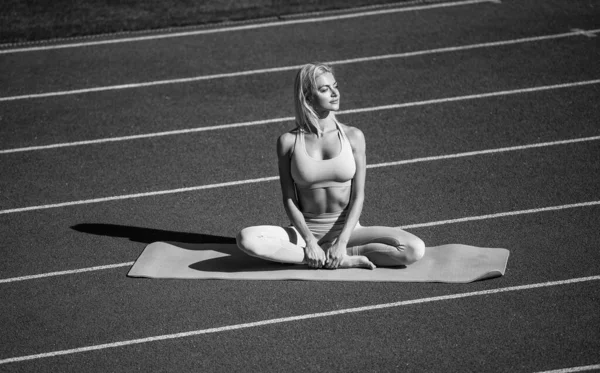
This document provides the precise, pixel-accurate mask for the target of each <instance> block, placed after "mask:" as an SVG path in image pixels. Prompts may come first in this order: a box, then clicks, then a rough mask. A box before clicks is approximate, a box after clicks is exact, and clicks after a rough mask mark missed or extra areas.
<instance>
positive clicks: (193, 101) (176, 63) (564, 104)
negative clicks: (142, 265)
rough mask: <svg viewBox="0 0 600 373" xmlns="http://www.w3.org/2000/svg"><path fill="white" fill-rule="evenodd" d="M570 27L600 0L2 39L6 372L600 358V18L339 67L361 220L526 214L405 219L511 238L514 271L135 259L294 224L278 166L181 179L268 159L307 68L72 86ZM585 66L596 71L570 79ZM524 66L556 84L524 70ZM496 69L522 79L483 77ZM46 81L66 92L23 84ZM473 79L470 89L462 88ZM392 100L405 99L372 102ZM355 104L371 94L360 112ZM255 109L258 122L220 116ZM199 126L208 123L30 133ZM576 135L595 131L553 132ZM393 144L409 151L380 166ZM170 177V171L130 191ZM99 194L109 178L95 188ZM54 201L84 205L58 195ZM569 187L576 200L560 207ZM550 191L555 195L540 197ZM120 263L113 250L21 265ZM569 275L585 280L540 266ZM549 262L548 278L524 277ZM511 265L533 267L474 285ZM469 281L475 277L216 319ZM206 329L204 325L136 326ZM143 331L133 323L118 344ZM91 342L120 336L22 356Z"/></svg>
mask: <svg viewBox="0 0 600 373" xmlns="http://www.w3.org/2000/svg"><path fill="white" fill-rule="evenodd" d="M576 28H577V29H583V30H596V29H600V4H599V3H598V2H596V1H591V0H589V1H578V2H572V1H568V0H550V1H545V2H543V3H542V2H539V1H534V0H523V1H517V0H505V1H502V2H501V3H496V2H482V3H472V4H465V5H456V6H449V7H445V8H430V7H427V6H425V7H423V8H422V9H420V10H411V11H401V12H395V13H387V14H380V15H370V16H361V17H356V18H348V19H343V20H336V21H316V20H315V21H314V22H307V23H302V24H294V25H279V26H270V27H264V28H256V29H249V30H244V31H227V32H219V33H213V34H204V35H191V36H181V37H177V38H167V39H156V40H146V41H135V42H127V43H118V44H110V45H99V46H83V47H75V48H67V49H50V50H41V51H28V52H18V53H17V52H15V53H3V54H0V71H2V74H1V75H0V110H1V112H0V150H6V151H4V152H2V153H0V175H2V176H1V179H0V189H1V190H2V195H1V196H0V210H1V211H0V212H1V213H0V232H1V234H2V239H1V243H2V246H1V248H0V250H1V251H0V253H1V255H2V261H1V262H0V279H3V280H2V282H1V283H0V299H2V302H1V303H0V325H1V329H2V333H1V336H0V342H1V344H0V363H1V364H0V371H3V372H4V371H6V372H21V371H22V372H33V371H35V372H46V371H47V372H57V371H61V372H71V371H72V372H81V371H86V372H96V371H97V372H107V371H111V372H118V371H123V372H129V371H138V370H139V371H171V372H174V371H180V372H182V371H190V372H192V371H260V372H270V371H273V372H279V371H315V372H317V371H319V372H320V371H344V372H350V371H414V372H423V371H428V372H448V371H473V372H506V371H510V372H539V371H547V370H556V369H564V368H573V367H586V366H588V368H579V369H600V366H599V365H598V364H600V353H599V352H598V351H600V332H599V330H600V291H599V287H598V284H599V283H598V280H599V279H600V278H599V277H598V276H599V275H600V265H599V264H598V263H600V250H598V248H599V245H600V229H598V227H599V225H600V218H599V216H600V202H599V201H600V189H599V187H598V180H600V161H598V160H599V159H600V147H599V144H600V138H599V137H598V136H600V122H599V118H600V109H599V104H598V102H600V82H599V81H597V80H598V79H600V64H598V63H597V61H599V60H600V37H598V36H597V35H598V34H597V32H596V33H588V34H587V35H586V34H573V35H569V36H565V37H556V38H548V39H545V40H536V41H530V42H522V43H512V44H508V45H504V46H486V47H478V48H471V49H465V50H454V51H452V50H451V51H443V52H437V53H433V52H427V53H423V54H421V55H418V56H402V57H395V58H379V59H373V60H372V61H366V62H354V63H344V64H338V65H337V66H336V69H337V80H338V81H339V82H340V86H341V89H342V101H343V109H344V110H345V111H346V113H342V114H341V115H340V118H341V119H342V121H344V122H346V123H348V124H350V125H355V126H358V127H360V128H361V129H362V130H363V131H364V133H365V136H366V138H367V151H368V163H369V164H370V165H371V168H370V169H369V172H368V178H367V196H366V202H365V208H364V213H363V217H362V218H361V222H362V223H363V224H367V225H374V224H385V225H402V226H407V225H411V224H420V223H431V222H437V221H443V220H451V219H459V218H465V217H478V216H484V215H488V214H497V213H503V212H516V213H514V214H508V215H507V216H503V217H488V218H478V219H476V220H472V221H467V222H454V223H452V222H450V223H445V224H425V225H426V226H422V227H417V228H414V229H412V230H411V231H412V232H414V233H415V234H417V235H419V236H420V237H422V238H423V240H424V241H425V242H426V243H427V244H428V245H431V246H434V245H438V244H442V243H451V242H459V243H465V244H473V245H479V246H488V247H506V248H508V249H510V250H511V257H510V259H509V263H508V270H507V273H506V275H505V276H504V277H502V278H497V279H493V280H488V281H482V282H476V283H472V284H410V283H408V284H388V283H336V282H327V283H321V282H285V281H273V282H251V281H162V280H161V281H158V280H143V279H131V278H127V277H126V276H125V275H126V273H127V271H128V265H127V263H129V262H131V261H133V260H135V259H136V258H137V256H138V255H139V254H140V252H141V251H142V250H143V248H144V245H145V244H147V243H149V242H153V241H158V240H172V241H185V242H231V241H232V240H233V237H234V236H235V234H236V232H237V231H238V230H239V229H241V228H243V227H245V226H249V225H256V224H286V217H285V214H284V212H283V208H282V207H281V203H280V197H279V190H278V182H277V181H275V180H272V179H269V180H256V181H255V182H252V183H247V184H243V183H233V184H234V185H229V186H218V185H217V186H214V187H211V188H206V189H199V190H195V191H187V192H180V193H174V192H173V191H174V190H175V189H178V188H185V187H195V186H203V185H204V186H212V185H213V184H219V183H224V182H235V181H244V180H249V179H260V178H267V177H272V176H276V174H277V170H276V164H275V158H274V145H275V140H276V137H277V136H278V134H280V133H281V132H283V131H285V130H287V129H290V128H291V127H292V123H291V122H290V121H279V122H277V121H275V122H271V123H264V122H260V121H265V120H268V119H274V118H286V117H289V116H291V115H292V102H291V87H292V85H293V76H294V71H293V69H281V70H282V71H270V72H263V73H255V74H249V75H245V76H235V77H224V78H213V79H206V80H199V81H193V82H186V83H170V84H158V85H153V86H147V87H132V88H124V89H108V88H106V89H104V90H102V91H100V92H88V93H73V92H70V93H69V92H67V93H64V92H66V91H69V90H76V89H87V88H93V87H108V86H115V85H122V84H137V83H142V82H156V81H159V80H169V79H179V78H187V77H198V76H203V75H212V74H221V73H234V72H240V71H248V70H255V69H271V68H280V67H286V66H296V65H299V64H302V63H305V62H308V61H313V60H320V61H340V60H344V59H350V58H358V57H373V56H382V55H386V54H394V53H404V52H413V51H431V50H432V49H436V48H447V47H456V46H464V45H472V44H481V43H489V42H495V41H500V40H515V39H519V38H528V37H536V36H542V35H556V34H563V33H569V32H570V31H571V30H572V29H576ZM577 82H583V84H582V85H571V83H577ZM560 84H567V86H560V87H559V86H556V85H560ZM534 87H538V88H539V87H547V88H544V89H536V90H534V91H532V92H525V91H523V90H524V89H527V88H534ZM502 91H511V92H508V93H498V94H495V95H494V96H489V97H480V96H477V95H481V94H486V93H492V92H502ZM53 92H63V93H61V94H56V95H54V94H53V95H52V96H50V97H32V96H31V95H35V94H40V93H53ZM469 95H475V96H474V97H470V98H468V97H464V96H469ZM16 96H21V97H16ZM452 97H455V98H456V99H454V100H452V101H448V102H433V103H427V102H423V101H427V100H436V99H443V98H452ZM402 103H416V104H414V105H412V104H411V105H405V106H404V107H397V108H387V109H384V108H379V109H377V108H376V107H380V106H383V105H392V104H402ZM362 108H369V109H368V110H367V111H364V112H359V113H356V112H351V110H354V109H362ZM374 108H375V109H374ZM249 121H259V123H256V124H253V125H250V126H243V127H234V128H214V129H209V128H208V127H211V126H219V125H225V124H234V123H243V122H249ZM205 127H206V128H205ZM190 128H196V129H199V128H200V129H202V128H204V129H207V130H205V131H197V130H195V132H189V133H185V134H175V135H168V136H158V135H153V136H152V137H148V138H143V139H135V140H127V139H125V140H122V141H112V142H100V143H97V144H87V145H76V146H67V147H60V148H52V149H41V150H35V149H34V150H25V151H17V150H18V149H21V148H24V147H31V146H45V145H52V144H65V143H70V142H74V141H83V140H94V139H106V138H118V137H122V136H131V135H139V134H150V133H158V132H161V131H171V130H184V129H190ZM570 139H583V140H582V141H578V142H574V143H569V144H561V143H558V142H560V141H563V140H570ZM542 143H544V144H545V145H544V146H539V147H533V148H531V147H530V148H525V149H508V150H506V149H505V150H506V151H502V152H496V151H495V152H490V153H488V154H476V155H469V156H462V157H456V158H444V159H436V160H427V159H420V158H424V157H430V156H441V155H455V154H459V153H465V152H473V151H486V150H490V149H503V148H507V147H515V146H528V145H531V144H542ZM21 150H22V149H21ZM403 160H417V161H415V162H412V163H404V164H391V165H389V164H385V163H386V162H396V161H403ZM157 191H168V192H166V193H165V194H161V195H146V196H139V197H137V198H133V196H132V195H133V194H136V193H152V192H157ZM119 196H120V197H119ZM102 197H118V198H117V199H113V200H110V201H101V202H93V201H90V200H92V199H94V198H102ZM63 202H73V203H72V204H67V205H65V206H57V205H56V204H59V203H63ZM92 202H93V203H92ZM583 203H587V205H581V204H583ZM572 204H580V205H577V206H570V207H569V206H567V205H572ZM552 206H558V207H557V209H555V210H552V211H539V210H534V209H543V208H547V207H552ZM28 207H31V209H30V210H27V211H21V210H19V209H22V208H28ZM567 207H568V208H567ZM525 210H534V211H525ZM110 264H119V266H116V267H115V268H111V269H102V270H95V271H88V272H83V273H70V274H64V275H52V276H46V277H42V278H36V279H29V278H26V277H25V276H30V275H38V274H48V273H52V272H57V271H68V270H76V269H81V268H90V267H95V266H102V265H110ZM570 279H579V280H577V281H578V282H569V283H551V284H548V283H549V282H554V281H563V280H570ZM582 279H583V280H582ZM542 283H543V284H546V286H543V287H537V288H536V287H533V286H532V285H533V284H542ZM521 285H525V286H527V285H530V287H524V288H515V289H508V290H510V291H504V292H501V293H489V294H488V293H485V291H488V290H490V291H493V290H494V289H503V288H509V287H514V286H521ZM471 292H479V293H476V294H473V295H472V296H469V297H462V298H457V299H443V298H433V299H431V300H430V301H428V302H424V303H418V304H399V305H395V306H393V307H388V308H383V309H367V310H362V311H361V312H349V313H344V314H341V313H339V312H338V313H336V314H335V315H331V316H323V317H318V318H309V319H303V320H287V319H286V320H281V322H278V323H274V324H268V325H262V324H261V325H259V326H252V327H246V328H243V329H235V328H234V329H232V330H225V329H216V330H212V328H221V327H225V326H232V325H239V324H245V323H250V322H256V321H263V320H270V319H277V318H288V317H292V316H303V315H314V314H318V313H321V312H328V311H339V310H344V309H352V308H356V307H363V306H372V305H378V304H387V303H393V302H402V301H408V300H419V299H425V298H432V297H440V296H446V295H454V294H463V293H471ZM205 329H211V330H209V332H206V333H205V334H201V335H195V336H181V337H174V338H172V339H168V340H160V341H150V340H148V339H147V338H149V337H155V336H165V335H172V334H175V333H180V332H190V331H199V330H205ZM136 339H140V341H139V342H143V343H137V344H129V345H124V346H116V345H114V343H115V342H121V341H132V340H136ZM102 344H108V345H107V346H105V347H106V348H98V349H96V350H94V351H87V352H86V351H69V352H70V353H68V354H64V355H58V356H32V355H38V354H43V353H53V352H57V351H65V350H72V349H78V348H81V347H86V346H98V345H102ZM27 356H29V358H26V359H23V360H22V361H14V360H13V359H12V358H20V357H27ZM15 360H19V359H15ZM589 366H591V367H589ZM565 371H566V370H565Z"/></svg>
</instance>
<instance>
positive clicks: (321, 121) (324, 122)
mask: <svg viewBox="0 0 600 373" xmlns="http://www.w3.org/2000/svg"><path fill="white" fill-rule="evenodd" d="M317 115H318V116H319V118H318V119H317V123H318V125H319V128H314V130H315V131H314V132H315V134H316V135H317V136H318V137H321V136H323V134H324V133H326V132H331V131H333V130H335V129H336V128H337V125H336V122H335V120H334V118H333V115H332V114H331V112H330V111H327V112H326V113H317Z"/></svg>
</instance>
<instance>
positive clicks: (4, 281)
mask: <svg viewBox="0 0 600 373" xmlns="http://www.w3.org/2000/svg"><path fill="white" fill-rule="evenodd" d="M592 206H600V201H590V202H582V203H572V204H568V205H560V206H548V207H540V208H535V209H528V210H519V211H507V212H499V213H495V214H487V215H479V216H468V217H464V218H457V219H449V220H439V221H433V222H428V223H419V224H410V225H403V226H400V227H399V228H402V229H414V228H422V227H432V226H436V225H445V224H455V223H463V222H467V221H476V220H487V219H496V218H503V217H508V216H517V215H525V214H537V213H541V212H548V211H559V210H566V209H573V208H580V207H592ZM133 264H134V262H125V263H115V264H108V265H102V266H95V267H87V268H79V269H73V270H65V271H57V272H48V273H40V274H36V275H28V276H20V277H11V278H4V279H0V284H7V283H9V282H18V281H27V280H35V279H39V278H45V277H54V276H64V275H74V274H78V273H84V272H92V271H100V270H105V269H113V268H119V267H128V266H132V265H133Z"/></svg>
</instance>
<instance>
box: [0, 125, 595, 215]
mask: <svg viewBox="0 0 600 373" xmlns="http://www.w3.org/2000/svg"><path fill="white" fill-rule="evenodd" d="M597 140H600V136H591V137H581V138H576V139H568V140H558V141H549V142H543V143H534V144H527V145H518V146H509V147H504V148H496V149H485V150H477V151H470V152H464V153H455V154H446V155H438V156H432V157H422V158H414V159H407V160H402V161H396V162H385V163H377V164H371V165H367V168H380V167H390V166H399V165H403V164H409V163H418V162H430V161H439V160H445V159H453V158H462V157H471V156H475V155H486V154H496V153H504V152H512V151H518V150H527V149H535V148H542V147H548V146H557V145H568V144H575V143H580V142H588V141H597ZM274 180H279V176H268V177H261V178H256V179H246V180H237V181H228V182H224V183H217V184H205V185H198V186H193V187H185V188H177V189H167V190H158V191H154V192H142V193H133V194H123V195H119V196H111V197H100V198H92V199H85V200H79V201H68V202H60V203H53V204H46V205H37V206H29V207H19V208H13V209H6V210H0V215H3V214H13V213H17V212H26V211H36V210H45V209H51V208H58V207H67V206H77V205H88V204H93V203H101V202H110V201H119V200H125V199H133V198H142V197H152V196H159V195H165V194H175V193H186V192H195V191H200V190H206V189H214V188H223V187H228V186H237V185H243V184H255V183H262V182H266V181H274Z"/></svg>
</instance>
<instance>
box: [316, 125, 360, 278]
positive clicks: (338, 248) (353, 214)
mask: <svg viewBox="0 0 600 373" xmlns="http://www.w3.org/2000/svg"><path fill="white" fill-rule="evenodd" d="M346 136H348V140H349V141H350V145H352V153H353V154H354V162H355V163H356V173H355V174H354V179H352V192H351V193H352V194H351V195H350V202H349V206H348V216H347V217H346V222H345V224H344V228H343V229H342V231H341V233H340V235H339V236H338V238H337V239H336V240H335V241H334V243H333V245H332V246H331V248H329V250H328V251H327V264H326V267H327V268H337V267H338V266H339V265H340V263H341V260H342V258H343V257H344V255H346V245H347V244H348V241H349V240H350V235H351V234H352V231H353V230H354V227H356V224H357V223H358V219H359V217H360V214H361V213H362V208H363V202H364V200H365V179H366V173H367V156H366V143H365V135H364V134H363V132H362V131H361V130H360V129H358V128H353V127H348V128H347V130H346Z"/></svg>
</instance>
